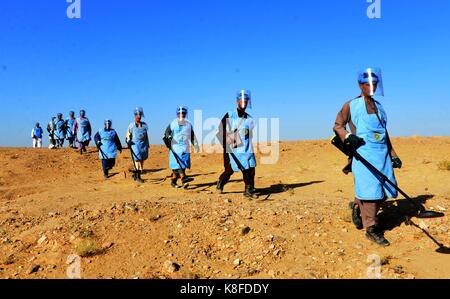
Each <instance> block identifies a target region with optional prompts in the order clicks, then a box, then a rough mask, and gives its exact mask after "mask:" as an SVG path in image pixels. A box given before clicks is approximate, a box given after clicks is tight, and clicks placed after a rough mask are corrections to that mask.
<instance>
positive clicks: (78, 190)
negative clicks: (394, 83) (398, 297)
mask: <svg viewBox="0 0 450 299" xmlns="http://www.w3.org/2000/svg"><path fill="white" fill-rule="evenodd" d="M393 143H394V146H395V147H396V150H397V152H398V154H399V155H400V157H401V158H402V160H403V162H404V167H403V168H402V169H401V170H397V171H396V176H397V179H398V181H399V183H400V186H401V187H402V188H403V189H404V190H405V191H406V192H407V193H408V194H410V196H411V197H413V198H415V199H416V200H418V201H425V200H426V203H425V206H426V207H427V208H428V209H433V210H436V211H439V210H440V211H444V212H445V213H448V212H449V211H450V202H449V199H450V171H448V170H441V169H439V168H438V164H439V163H440V162H441V161H444V160H448V161H450V137H431V138H422V137H410V138H395V139H394V140H393ZM129 157H130V156H129V152H128V151H126V150H125V151H124V153H123V154H121V155H120V156H119V158H118V165H117V167H116V168H115V169H114V170H113V173H114V174H115V175H114V176H113V177H111V178H110V179H108V180H105V179H104V178H103V176H102V173H101V170H100V162H99V160H98V154H97V153H96V151H95V149H94V148H90V149H89V153H88V154H87V155H83V156H80V154H78V153H77V152H75V151H72V150H69V149H64V150H48V149H41V150H32V149H11V148H1V149H0V165H1V168H0V277H2V278H65V277H67V276H66V272H67V268H68V266H69V267H70V266H72V265H73V264H72V265H68V256H69V255H71V254H82V255H87V256H85V257H81V262H80V265H81V277H83V278H230V277H233V278H365V277H367V272H368V267H369V266H370V265H372V264H373V263H374V262H373V260H374V259H375V260H376V259H377V256H378V257H379V258H380V260H381V264H382V265H381V270H380V272H381V276H382V277H383V278H450V255H446V254H442V253H437V252H436V251H435V250H436V249H437V248H438V247H439V246H438V245H436V243H435V242H434V241H433V240H432V239H431V238H430V237H432V238H434V239H435V241H436V242H438V243H442V244H443V245H444V246H450V237H449V226H450V223H449V220H448V216H446V217H444V218H439V219H425V220H423V219H417V218H413V222H414V223H415V224H417V225H418V226H420V227H421V228H422V229H423V230H424V231H422V230H421V229H420V228H419V227H414V226H408V225H405V223H404V222H403V219H404V217H403V216H404V215H405V213H410V212H412V210H411V206H410V205H408V204H407V203H406V202H405V200H403V198H399V201H393V200H391V201H388V202H387V203H386V204H385V205H384V209H383V211H382V213H381V215H380V218H381V219H383V220H384V222H385V223H386V228H387V231H386V237H387V238H388V239H389V240H390V241H391V243H392V245H391V246H390V247H387V248H381V247H378V246H376V245H374V244H372V243H370V242H369V241H368V240H367V239H366V238H365V236H364V232H363V231H358V230H356V229H355V228H354V226H353V224H352V223H351V222H350V211H349V210H348V207H347V206H348V202H349V200H350V199H351V198H352V197H353V179H352V176H351V175H350V176H345V175H344V174H342V173H341V168H342V167H343V166H344V163H345V157H344V156H343V155H342V154H340V153H339V152H338V151H337V150H336V149H335V148H333V147H332V146H331V145H329V143H328V141H304V142H283V143H281V157H280V160H279V162H278V163H277V164H276V165H259V166H258V168H257V177H256V184H257V188H259V189H260V193H261V196H260V198H259V199H258V200H254V201H249V200H247V199H244V198H243V197H242V194H241V191H242V189H243V182H242V181H241V178H242V177H241V175H240V174H235V175H234V176H233V178H232V182H231V183H229V184H228V185H227V186H226V188H225V194H223V195H217V194H215V192H214V191H215V183H216V181H217V178H218V175H219V174H220V172H221V170H222V161H221V155H220V154H217V155H206V154H195V155H194V156H193V169H192V171H190V172H189V174H190V175H192V177H194V179H195V181H194V182H192V184H191V186H190V187H189V189H188V190H182V189H180V190H175V189H172V188H170V187H169V180H167V179H166V177H167V176H168V175H169V174H170V171H169V170H168V169H167V166H168V155H167V150H166V149H165V148H163V147H162V146H153V147H152V148H151V153H150V159H149V161H148V162H147V163H146V169H147V171H146V173H145V174H144V175H143V178H144V179H145V183H144V184H137V183H135V182H134V181H132V179H131V178H130V173H129V171H128V169H129V168H130V166H131V160H130V158H129ZM425 232H427V233H428V234H429V236H427V235H426V233H425ZM371 255H375V257H373V256H372V257H371ZM73 260H74V261H75V263H76V262H77V261H76V259H73ZM169 261H170V262H169ZM69 262H73V261H72V260H70V259H69ZM369 272H370V270H369ZM371 273H372V272H371Z"/></svg>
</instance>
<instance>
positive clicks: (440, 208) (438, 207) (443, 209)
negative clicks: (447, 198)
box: [436, 206, 446, 212]
mask: <svg viewBox="0 0 450 299" xmlns="http://www.w3.org/2000/svg"><path fill="white" fill-rule="evenodd" d="M436 208H437V209H438V210H439V211H442V212H444V211H445V210H446V209H445V208H444V207H441V206H436Z"/></svg>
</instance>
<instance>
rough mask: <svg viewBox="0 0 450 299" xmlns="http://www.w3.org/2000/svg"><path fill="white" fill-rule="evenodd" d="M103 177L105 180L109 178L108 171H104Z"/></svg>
mask: <svg viewBox="0 0 450 299" xmlns="http://www.w3.org/2000/svg"><path fill="white" fill-rule="evenodd" d="M103 177H104V178H105V179H107V178H108V170H105V171H103Z"/></svg>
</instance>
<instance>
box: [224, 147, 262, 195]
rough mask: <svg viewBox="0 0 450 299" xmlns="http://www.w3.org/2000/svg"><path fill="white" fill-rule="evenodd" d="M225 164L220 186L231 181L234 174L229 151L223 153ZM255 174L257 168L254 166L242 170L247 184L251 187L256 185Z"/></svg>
mask: <svg viewBox="0 0 450 299" xmlns="http://www.w3.org/2000/svg"><path fill="white" fill-rule="evenodd" d="M223 166H224V168H225V170H224V171H223V172H222V174H221V175H220V177H219V183H220V185H221V186H220V187H222V188H223V186H225V185H226V184H227V183H228V182H229V181H230V178H231V176H232V175H233V174H234V170H233V168H232V167H231V163H230V155H229V154H227V153H226V154H224V155H223ZM255 174H256V170H255V168H254V167H250V168H249V169H246V170H244V171H243V172H242V177H243V179H244V183H245V186H249V187H251V188H254V187H255Z"/></svg>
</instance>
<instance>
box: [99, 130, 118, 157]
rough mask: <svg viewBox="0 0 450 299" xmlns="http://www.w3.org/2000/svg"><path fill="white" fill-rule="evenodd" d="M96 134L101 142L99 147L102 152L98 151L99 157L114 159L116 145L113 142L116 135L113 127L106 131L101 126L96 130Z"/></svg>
mask: <svg viewBox="0 0 450 299" xmlns="http://www.w3.org/2000/svg"><path fill="white" fill-rule="evenodd" d="M98 135H99V136H100V141H101V142H102V145H101V146H100V149H101V150H102V151H103V154H102V152H101V151H99V153H98V155H99V157H100V159H102V160H106V159H115V158H116V157H117V145H116V143H115V142H114V140H115V137H116V135H117V133H116V131H115V130H114V129H111V130H109V131H106V130H105V129H104V128H103V129H100V130H98ZM103 155H105V156H103Z"/></svg>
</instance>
